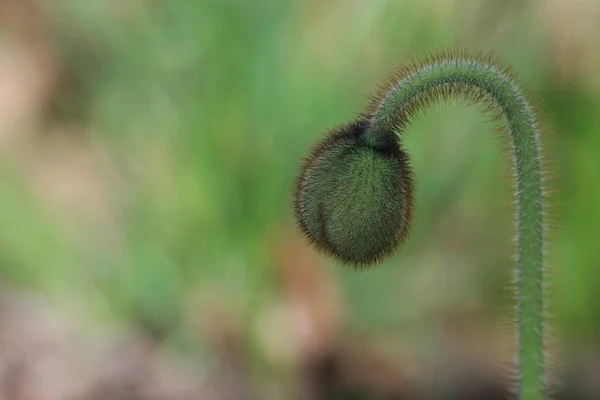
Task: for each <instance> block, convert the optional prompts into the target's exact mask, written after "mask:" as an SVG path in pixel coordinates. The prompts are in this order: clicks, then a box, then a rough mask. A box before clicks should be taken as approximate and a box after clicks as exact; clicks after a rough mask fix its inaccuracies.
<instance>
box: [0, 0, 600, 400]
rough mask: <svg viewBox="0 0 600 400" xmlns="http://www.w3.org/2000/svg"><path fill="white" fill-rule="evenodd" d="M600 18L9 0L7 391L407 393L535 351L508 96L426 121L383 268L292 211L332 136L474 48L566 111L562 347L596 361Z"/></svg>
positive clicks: (4, 256) (553, 151)
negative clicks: (349, 264) (391, 78)
mask: <svg viewBox="0 0 600 400" xmlns="http://www.w3.org/2000/svg"><path fill="white" fill-rule="evenodd" d="M599 21H600V2H599V1H597V0H545V1H541V0H507V1H479V0H460V1H459V0H420V1H390V0H369V1H358V0H328V1H322V0H304V1H281V0H255V1H244V0H223V1H217V0H200V1H198V0H178V1H160V0H122V1H104V0H70V1H66V0H63V1H56V0H55V1H46V2H44V1H35V0H1V1H0V287H1V291H0V364H1V365H0V367H1V368H0V392H1V393H2V396H4V397H2V398H6V399H88V398H93V399H140V400H141V399H165V400H172V399H214V400H222V399H231V400H238V399H239V400H243V399H250V398H259V399H290V398H299V399H326V398H327V399H332V398H336V399H371V398H373V399H378V398H381V399H383V398H389V399H392V398H394V399H397V398H405V397H402V396H405V395H406V393H408V392H409V391H410V389H409V388H410V387H412V386H411V385H413V383H414V382H419V381H423V380H427V379H429V378H432V377H433V378H435V379H434V380H435V381H436V382H438V383H439V382H442V381H443V382H446V381H445V380H444V379H446V378H444V379H442V378H441V377H448V376H449V375H448V372H449V371H452V372H455V371H456V370H457V368H456V367H457V366H458V365H459V364H460V365H463V364H464V365H466V366H467V367H468V366H471V365H474V364H473V363H475V360H477V362H479V361H482V360H492V359H494V360H495V359H496V357H497V356H500V357H502V356H505V358H508V359H509V360H510V359H511V357H512V355H513V354H514V352H513V350H514V344H513V343H512V340H511V335H510V334H507V333H510V327H511V320H512V307H513V305H514V296H513V295H512V294H511V292H510V290H509V288H510V282H511V279H512V273H511V268H512V258H511V251H512V246H513V243H512V237H513V232H512V229H513V217H512V212H513V208H512V206H511V202H512V197H511V181H510V173H509V164H508V162H507V154H506V153H502V152H499V151H498V148H499V147H498V145H497V144H498V142H499V139H498V135H497V134H496V133H495V132H494V131H493V124H491V123H490V122H489V121H488V120H487V118H486V116H485V115H481V114H479V113H478V112H477V110H475V109H469V108H464V107H461V106H458V105H455V104H445V105H443V106H435V107H433V108H432V110H430V112H428V113H427V114H426V115H424V116H423V117H422V118H420V119H419V120H418V121H416V122H415V123H414V125H413V127H412V129H411V131H410V134H409V135H408V137H407V148H408V149H409V151H410V152H411V154H412V157H413V161H414V164H415V168H416V171H417V176H418V184H417V204H418V209H417V218H416V224H415V229H414V231H413V233H412V236H411V238H410V240H409V241H408V243H407V245H406V246H405V247H403V248H402V249H401V251H399V252H398V253H397V255H396V256H395V257H394V258H392V259H390V260H388V261H386V262H385V263H384V264H383V265H382V266H381V267H379V268H377V269H373V270H369V271H363V272H357V271H353V270H349V269H344V268H341V267H339V266H338V265H335V264H334V263H333V262H331V261H330V260H328V259H326V258H324V257H322V256H320V255H318V254H316V253H315V252H314V251H313V250H312V249H311V248H309V247H308V246H307V244H306V243H305V242H304V241H303V240H302V238H301V237H300V235H299V234H298V232H297V231H296V229H295V226H294V221H293V219H292V214H291V207H290V193H291V187H292V184H293V180H294V178H295V174H296V172H297V167H298V164H299V162H300V159H301V157H302V156H303V155H304V154H305V153H306V152H307V150H308V148H309V146H310V145H311V144H312V143H313V142H314V141H315V140H317V139H318V138H319V137H320V136H321V135H322V134H323V132H325V131H326V130H327V129H328V128H330V127H332V126H334V125H336V124H339V123H343V122H345V121H347V120H349V119H350V118H352V117H353V116H354V115H356V113H358V112H360V111H361V110H362V109H363V107H364V105H365V104H366V103H367V95H368V94H369V93H370V92H372V91H373V90H374V89H376V87H377V85H378V83H379V82H381V81H382V79H384V78H385V77H386V76H387V75H388V74H389V73H391V72H392V71H393V70H394V68H396V67H397V66H399V65H402V64H405V63H407V62H410V61H411V60H412V59H413V58H416V57H423V56H426V55H427V54H428V53H430V52H435V51H436V50H438V49H443V48H447V49H448V48H454V47H456V46H459V47H462V48H466V49H470V50H477V51H482V52H483V53H487V52H490V51H493V52H494V53H495V54H496V55H497V56H498V59H499V61H500V62H501V63H503V64H507V65H508V64H511V65H513V68H514V71H515V72H516V73H517V74H518V75H519V77H520V78H521V80H522V82H523V84H524V87H525V89H526V90H527V91H528V92H531V99H532V101H533V102H534V103H535V104H536V105H537V106H538V108H539V110H540V113H541V115H540V118H541V123H542V125H543V126H544V127H545V128H546V129H547V130H548V134H547V135H545V138H544V144H545V150H546V154H547V157H548V164H549V168H548V170H549V172H548V190H549V193H550V202H551V208H550V210H551V222H552V224H551V225H552V227H551V232H550V238H551V242H550V244H549V246H548V267H549V270H550V271H551V276H549V278H548V287H549V294H550V295H549V298H550V297H551V302H550V304H549V314H551V319H550V322H549V326H550V325H551V327H552V337H553V338H554V340H553V341H552V344H551V345H549V347H550V349H549V352H550V353H551V354H552V355H553V356H554V357H553V358H556V359H559V361H560V362H559V363H558V364H559V365H566V363H567V362H571V360H578V359H580V358H581V357H588V356H589V354H591V353H592V352H593V349H595V348H596V345H597V344H598V343H597V339H598V333H599V332H600V307H599V303H598V294H599V290H598V289H599V288H600V253H599V252H598V246H599V243H600V242H599V237H600V156H599V154H600V76H599V75H598V71H599V70H600V23H599ZM506 356H508V357H506ZM465 360H466V361H465ZM437 365H442V367H435V368H437V369H434V372H431V370H430V369H429V368H431V367H432V366H437ZM443 365H446V366H445V367H443ZM448 366H449V367H448ZM467 369H468V368H467ZM479 371H480V370H479ZM438 377H439V378H440V379H437V378H438ZM448 379H449V380H448V382H449V383H448V382H447V383H445V384H447V385H450V386H452V385H453V382H457V380H460V379H462V378H461V377H459V376H456V377H453V378H451V379H450V378H448ZM323 393H325V394H323ZM446 393H448V391H446ZM94 396H95V397H94ZM119 396H121V397H119ZM136 396H137V397H136ZM336 396H337V397H336ZM394 396H395V397H394ZM0 397H1V396H0ZM406 398H410V396H408V397H406ZM463 398H465V397H463ZM484 398H485V397H484ZM488 398H491V397H488Z"/></svg>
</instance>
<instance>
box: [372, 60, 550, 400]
mask: <svg viewBox="0 0 600 400" xmlns="http://www.w3.org/2000/svg"><path fill="white" fill-rule="evenodd" d="M457 95H458V96H459V97H462V98H468V99H471V100H473V99H475V100H483V102H482V104H484V105H486V104H488V103H486V102H485V99H488V100H492V101H493V103H495V104H494V105H495V106H496V107H495V108H497V110H498V111H499V112H500V114H499V115H500V116H501V118H502V120H504V122H505V123H506V126H507V133H508V135H509V136H510V139H511V144H512V155H513V157H512V159H513V164H514V173H515V177H516V187H515V197H516V201H517V238H516V239H517V242H518V250H517V255H516V258H517V259H516V262H517V270H516V277H515V280H516V291H517V297H518V306H517V326H518V332H517V334H518V342H519V352H518V360H519V394H520V399H522V400H543V399H544V392H545V365H544V341H543V330H544V321H543V313H544V304H543V246H544V244H543V242H544V222H543V218H544V214H543V203H542V195H543V192H542V179H541V172H540V168H541V167H540V145H539V132H538V131H537V128H536V123H535V115H534V112H533V110H532V108H531V106H530V104H529V103H528V101H527V99H526V98H525V96H523V94H522V93H521V90H520V89H519V87H518V86H517V85H516V84H515V82H514V80H513V79H512V77H511V76H509V74H507V73H506V72H504V71H502V70H499V69H498V68H496V67H494V66H492V65H489V64H487V63H485V62H482V61H480V60H478V59H475V58H469V57H464V58H462V57H456V58H448V59H444V58H442V59H440V60H438V61H433V62H432V63H428V64H424V65H422V66H421V67H418V68H416V69H415V70H414V71H412V72H410V73H409V74H408V75H407V76H405V77H402V78H400V79H399V81H398V82H396V83H395V84H394V86H393V87H392V88H391V89H390V91H389V92H388V93H387V94H386V95H384V97H383V99H382V100H381V101H380V102H379V104H376V106H375V108H374V110H373V115H372V117H371V127H370V129H369V131H368V132H367V134H366V140H367V141H368V142H370V143H371V144H372V145H374V146H376V145H377V144H378V141H380V140H381V139H380V138H382V136H383V135H382V133H384V132H390V131H396V132H397V133H398V134H399V135H403V134H404V131H405V129H406V127H407V125H408V118H409V117H410V116H411V115H414V114H415V112H416V111H418V109H419V108H421V107H423V106H426V105H427V104H428V103H429V101H433V100H436V99H439V98H455V97H456V96H457Z"/></svg>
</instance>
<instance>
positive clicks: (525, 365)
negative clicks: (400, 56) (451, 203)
mask: <svg viewBox="0 0 600 400" xmlns="http://www.w3.org/2000/svg"><path fill="white" fill-rule="evenodd" d="M439 101H460V102H462V103H464V104H466V105H476V106H478V107H479V108H481V109H482V110H483V111H485V112H488V113H490V114H491V115H492V116H493V117H494V119H495V120H496V121H497V122H498V123H499V124H500V125H501V126H502V127H503V132H505V133H506V137H507V139H508V140H509V143H510V145H509V148H510V153H511V160H512V165H513V177H514V196H515V202H516V205H517V210H516V222H517V228H516V231H517V234H516V242H517V249H516V254H515V258H516V269H515V293H516V295H517V300H518V301H517V316H516V317H517V318H516V320H517V337H518V342H519V351H518V368H519V385H518V386H519V387H518V393H519V397H520V399H522V400H543V399H544V396H545V390H546V382H545V375H546V371H545V370H546V367H545V359H544V311H545V310H544V298H543V297H544V296H543V295H544V289H543V288H544V272H543V267H544V258H543V255H544V246H545V224H546V221H545V208H544V190H543V186H542V183H543V179H542V171H541V169H542V160H541V146H540V130H539V128H538V126H537V121H536V116H535V112H534V110H533V107H532V106H531V105H530V102H529V100H528V99H527V96H525V95H524V94H523V92H522V90H521V85H520V83H519V82H518V80H517V79H516V77H515V76H514V74H513V73H512V71H511V69H510V68H501V67H498V66H497V63H496V61H495V60H494V58H493V57H492V56H488V57H483V56H481V55H479V54H474V53H469V52H466V51H454V52H439V53H437V54H435V55H431V56H429V57H427V58H425V59H424V60H423V61H417V62H414V63H413V64H411V65H410V66H407V67H403V68H401V69H399V70H398V71H397V72H396V73H395V74H393V75H392V76H391V77H390V78H389V79H388V80H387V81H386V82H385V83H384V84H383V85H382V86H381V87H380V89H379V91H377V93H376V94H374V95H373V96H372V97H371V101H370V104H369V106H368V108H367V110H366V111H365V112H364V113H363V114H360V115H359V117H358V118H357V119H356V120H355V121H354V122H352V123H349V124H346V125H341V126H339V127H337V128H335V129H334V130H332V131H330V132H329V133H328V134H327V135H326V136H325V138H324V139H322V140H321V141H320V142H319V143H318V144H317V145H316V146H315V147H314V148H313V150H312V151H311V152H310V153H309V155H308V156H307V157H306V158H305V160H304V162H303V163H302V165H301V168H300V174H299V176H298V179H297V180H296V185H295V188H294V200H293V205H294V214H295V217H296V220H297V222H298V226H299V228H300V231H301V232H302V233H303V234H304V236H305V237H306V238H307V239H308V241H309V242H310V243H311V244H313V245H314V246H315V247H316V248H317V249H319V250H320V251H323V252H324V253H326V254H329V255H331V256H333V257H334V258H336V259H337V260H339V261H341V262H342V263H343V264H346V265H350V266H355V267H360V268H364V267H368V266H371V265H374V264H376V263H378V262H380V261H381V260H382V259H384V258H386V257H389V256H390V255H391V254H393V252H394V251H395V250H396V249H397V248H398V246H400V245H401V244H402V243H403V242H404V241H405V240H406V239H407V237H408V233H409V231H410V227H411V225H412V216H413V208H414V204H413V191H414V177H413V176H414V173H413V169H412V166H411V163H410V158H409V155H408V153H407V152H406V150H405V149H404V147H403V137H404V135H405V133H406V130H407V129H408V126H409V124H410V121H411V120H412V119H413V118H415V117H416V116H417V115H418V114H420V113H422V112H424V111H426V110H427V109H428V108H429V107H430V106H431V105H432V104H433V103H434V102H439Z"/></svg>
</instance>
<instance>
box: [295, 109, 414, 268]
mask: <svg viewBox="0 0 600 400" xmlns="http://www.w3.org/2000/svg"><path fill="white" fill-rule="evenodd" d="M368 128H369V122H368V121H367V120H365V119H359V120H358V121H355V122H353V123H351V124H349V125H344V126H341V127H338V128H337V129H335V130H334V131H332V132H330V133H329V134H328V135H327V136H326V137H325V139H324V140H322V141H321V142H320V143H318V144H317V145H316V146H315V147H314V148H313V150H312V151H311V152H310V154H309V156H308V157H307V158H305V160H304V163H303V165H302V167H301V172H300V176H299V177H298V179H297V182H296V187H295V193H294V211H295V216H296V219H297V221H298V225H299V227H300V230H301V231H302V232H303V233H304V235H305V236H306V237H307V238H308V240H309V241H310V242H311V243H312V244H313V245H314V246H315V247H316V248H317V249H319V250H321V251H323V252H324V253H327V254H330V255H332V256H333V257H335V258H336V259H338V260H339V261H341V262H342V263H344V264H348V265H352V266H357V267H364V266H368V265H371V264H373V263H376V262H378V261H380V260H381V259H382V258H385V257H387V256H389V255H390V254H391V253H392V252H393V251H394V250H395V249H396V248H397V247H398V245H400V244H401V243H402V242H403V241H404V240H405V239H406V237H407V235H408V231H409V228H410V226H411V219H412V208H413V201H412V198H413V172H412V168H411V165H410V161H409V157H408V155H407V154H406V153H405V152H404V151H403V150H402V149H401V147H400V145H399V143H398V140H397V139H396V136H395V135H394V133H393V132H389V133H384V134H381V135H380V136H379V139H380V140H378V141H377V142H378V143H377V144H370V143H367V140H366V132H367V129H368Z"/></svg>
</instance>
